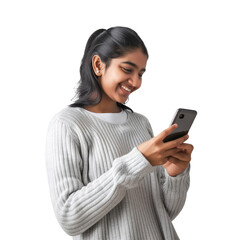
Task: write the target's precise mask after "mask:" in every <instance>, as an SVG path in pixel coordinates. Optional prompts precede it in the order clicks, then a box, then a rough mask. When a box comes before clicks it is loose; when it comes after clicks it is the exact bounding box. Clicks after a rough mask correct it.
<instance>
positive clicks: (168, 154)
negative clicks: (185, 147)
mask: <svg viewBox="0 0 233 240" xmlns="http://www.w3.org/2000/svg"><path fill="white" fill-rule="evenodd" d="M178 152H180V149H178V148H172V149H168V150H166V151H165V152H164V153H163V157H164V158H166V157H169V156H172V155H174V154H176V153H178Z"/></svg>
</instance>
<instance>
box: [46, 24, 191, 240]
mask: <svg viewBox="0 0 233 240" xmlns="http://www.w3.org/2000/svg"><path fill="white" fill-rule="evenodd" d="M147 59H148V53H147V49H146V47H145V45H144V43H143V41H142V40H141V39H140V37H139V36H138V35H137V33H136V32H134V31H133V30H132V29H129V28H124V27H114V28H110V29H108V30H104V29H100V30H97V31H96V32H94V33H93V34H92V35H91V37H90V38H89V40H88V42H87V45H86V49H85V52H84V56H83V59H82V63H81V67H80V75H81V79H80V82H79V86H78V88H77V98H76V101H75V102H74V103H73V104H71V105H70V106H68V107H66V108H65V109H63V110H61V111H60V112H59V113H58V114H56V115H55V116H54V118H53V119H52V121H51V123H50V125H49V129H48V136H47V147H46V162H47V170H48V177H49V186H50V191H51V198H52V204H53V207H54V211H55V214H56V217H57V219H58V221H59V223H60V225H61V227H62V228H63V229H64V230H65V231H66V233H67V234H69V235H71V236H73V239H79V240H81V239H88V240H107V239H109V240H113V239H115V240H120V239H123V240H124V239H125V240H130V239H132V240H150V239H153V240H155V239H158V240H161V239H167V240H168V239H169V240H172V239H179V238H178V236H177V234H176V232H175V230H174V227H173V225H172V220H173V219H174V218H175V217H176V216H177V215H178V214H179V212H180V211H181V209H182V207H183V205H184V202H185V199H186V193H187V190H188V188H189V162H190V160H191V153H192V150H193V146H192V145H190V144H187V143H184V142H185V141H186V140H187V139H188V136H184V137H182V138H180V139H177V140H174V141H171V142H167V143H164V142H163V139H164V138H165V137H166V136H167V135H168V134H169V133H171V132H172V131H173V130H174V129H175V128H176V127H177V125H172V126H171V127H169V128H167V129H166V130H164V131H163V132H161V133H160V134H159V135H158V136H156V137H154V135H153V132H152V129H151V126H150V123H149V121H148V120H147V118H146V117H144V116H143V115H141V114H138V113H135V112H133V111H132V110H131V109H130V108H128V107H127V106H125V104H124V103H125V102H126V101H127V99H128V97H129V95H130V94H132V93H133V92H134V91H136V90H137V89H139V88H140V86H141V83H142V75H143V73H144V72H145V70H146V63H147Z"/></svg>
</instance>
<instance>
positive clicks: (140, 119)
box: [129, 112, 154, 137]
mask: <svg viewBox="0 0 233 240" xmlns="http://www.w3.org/2000/svg"><path fill="white" fill-rule="evenodd" d="M129 114H131V118H133V119H134V122H137V123H138V125H140V126H142V127H144V128H146V129H147V130H148V132H149V134H150V136H151V137H153V136H154V134H153V130H152V127H151V124H150V121H149V120H148V118H147V117H146V116H144V115H143V114H141V113H137V112H133V113H129Z"/></svg>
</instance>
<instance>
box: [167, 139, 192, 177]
mask: <svg viewBox="0 0 233 240" xmlns="http://www.w3.org/2000/svg"><path fill="white" fill-rule="evenodd" d="M177 148H179V149H180V151H179V152H178V153H175V154H174V155H172V156H169V157H168V161H167V162H166V163H165V164H163V166H164V167H165V168H166V170H167V172H168V174H169V175H170V176H172V177H175V176H177V175H179V174H181V173H182V172H184V170H185V169H186V168H187V167H188V165H189V162H190V161H191V154H192V151H193V145H191V144H188V143H183V144H181V145H180V146H178V147H177Z"/></svg>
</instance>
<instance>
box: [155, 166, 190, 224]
mask: <svg viewBox="0 0 233 240" xmlns="http://www.w3.org/2000/svg"><path fill="white" fill-rule="evenodd" d="M189 170H190V165H189V166H188V168H187V169H186V170H185V171H184V172H183V173H181V174H180V175H178V176H176V177H171V176H170V175H169V174H168V173H167V171H166V169H165V168H163V167H162V166H160V184H161V189H162V195H163V201H164V205H165V208H166V210H167V213H168V215H169V216H170V218H171V220H174V219H175V218H176V216H177V215H178V214H179V213H180V211H181V210H182V208H183V206H184V203H185V200H186V195H187V191H188V189H189V184H190V177H189Z"/></svg>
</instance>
